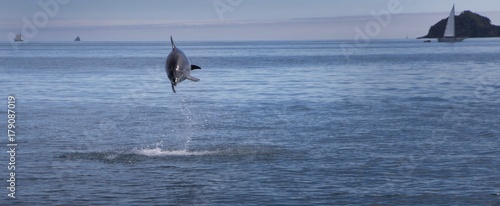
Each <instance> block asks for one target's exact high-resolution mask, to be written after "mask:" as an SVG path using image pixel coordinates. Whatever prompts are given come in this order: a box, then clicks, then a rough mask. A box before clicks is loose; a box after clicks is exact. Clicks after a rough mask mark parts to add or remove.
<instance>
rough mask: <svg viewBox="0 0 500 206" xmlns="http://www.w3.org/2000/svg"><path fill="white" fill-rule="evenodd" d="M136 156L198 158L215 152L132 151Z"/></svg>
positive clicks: (146, 149) (158, 149)
mask: <svg viewBox="0 0 500 206" xmlns="http://www.w3.org/2000/svg"><path fill="white" fill-rule="evenodd" d="M132 152H133V153H134V154H137V155H144V156H148V157H158V156H160V157H161V156H199V155H211V154H214V153H215V152H213V151H189V150H185V149H183V150H162V149H160V148H143V149H134V150H133V151H132Z"/></svg>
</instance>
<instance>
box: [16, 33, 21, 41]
mask: <svg viewBox="0 0 500 206" xmlns="http://www.w3.org/2000/svg"><path fill="white" fill-rule="evenodd" d="M14 41H23V38H22V37H21V33H19V34H16V38H14Z"/></svg>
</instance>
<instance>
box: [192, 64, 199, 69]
mask: <svg viewBox="0 0 500 206" xmlns="http://www.w3.org/2000/svg"><path fill="white" fill-rule="evenodd" d="M195 69H201V67H200V66H198V65H194V64H191V70H195Z"/></svg>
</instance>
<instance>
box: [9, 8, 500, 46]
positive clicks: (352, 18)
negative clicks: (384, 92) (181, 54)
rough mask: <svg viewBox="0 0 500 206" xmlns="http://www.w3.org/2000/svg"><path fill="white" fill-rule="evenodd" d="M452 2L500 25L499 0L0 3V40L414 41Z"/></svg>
mask: <svg viewBox="0 0 500 206" xmlns="http://www.w3.org/2000/svg"><path fill="white" fill-rule="evenodd" d="M453 4H455V5H456V14H457V15H458V14H459V13H460V12H462V11H464V10H471V11H473V12H476V13H479V14H481V15H484V16H487V17H489V18H490V19H491V20H492V23H493V24H497V25H500V3H499V1H498V0H474V1H472V0H439V1H437V0H142V1H139V0H0V5H1V7H0V41H8V39H9V35H11V34H9V33H11V32H21V31H24V33H23V36H25V39H27V40H34V41H38V40H39V41H68V40H73V39H74V38H75V37H76V36H80V37H81V38H82V40H93V41H94V40H95V41H100V40H134V41H136V40H139V41H164V40H166V39H168V36H170V35H175V36H176V38H177V39H179V40H275V39H282V40H289V39H299V40H300V39H352V38H354V37H356V35H359V33H360V32H363V33H364V34H365V35H369V36H370V37H371V38H404V37H406V36H407V35H408V36H409V37H410V38H415V37H418V36H423V35H425V34H427V31H428V29H429V26H431V25H433V24H434V23H436V22H437V21H439V20H440V19H443V18H446V17H447V15H448V13H449V11H450V9H451V7H452V5H453ZM43 5H47V6H43ZM390 12H392V14H388V13H390ZM373 14H384V15H380V16H381V18H380V19H379V20H378V21H377V17H376V16H377V15H375V16H374V15H373Z"/></svg>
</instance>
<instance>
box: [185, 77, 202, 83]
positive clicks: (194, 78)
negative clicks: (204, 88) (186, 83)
mask: <svg viewBox="0 0 500 206" xmlns="http://www.w3.org/2000/svg"><path fill="white" fill-rule="evenodd" d="M186 79H189V80H191V81H193V82H197V81H200V79H198V78H196V77H192V76H187V77H186Z"/></svg>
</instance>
